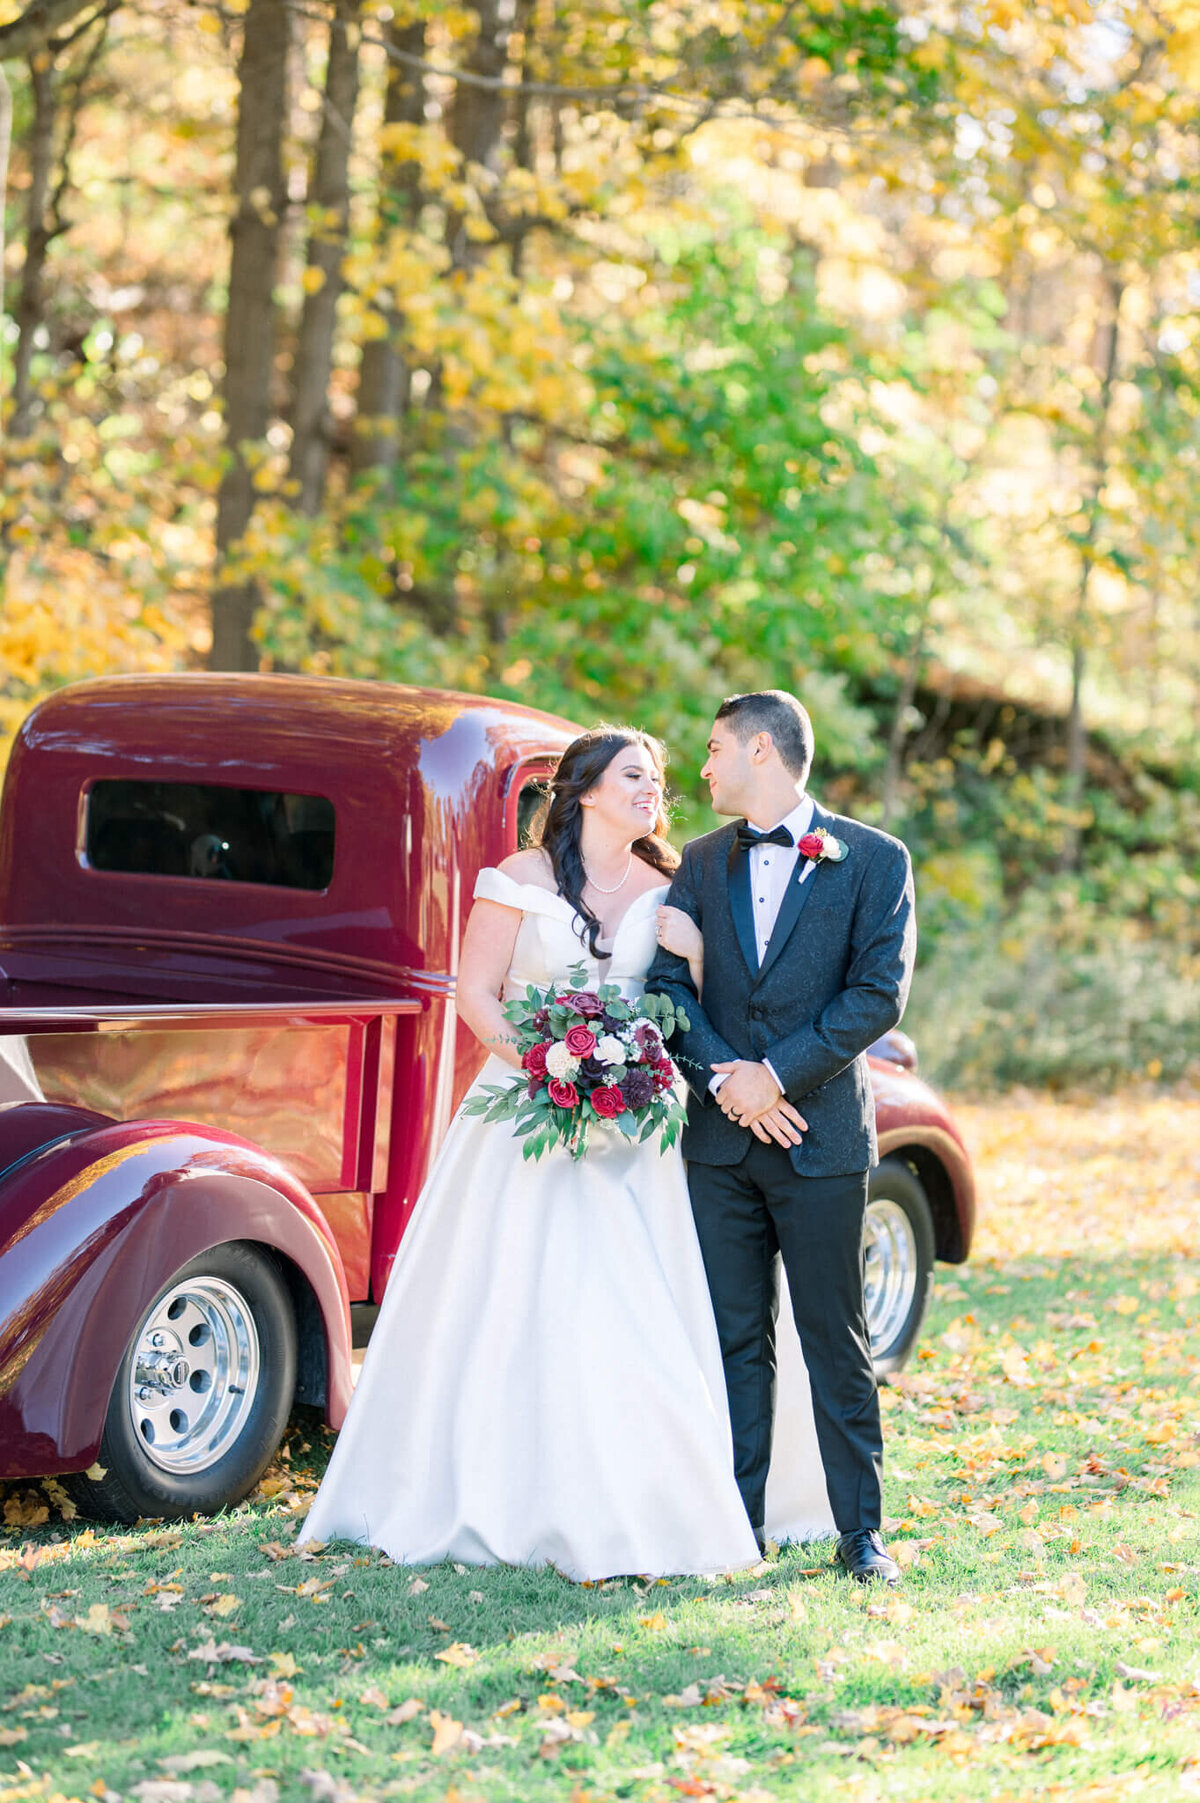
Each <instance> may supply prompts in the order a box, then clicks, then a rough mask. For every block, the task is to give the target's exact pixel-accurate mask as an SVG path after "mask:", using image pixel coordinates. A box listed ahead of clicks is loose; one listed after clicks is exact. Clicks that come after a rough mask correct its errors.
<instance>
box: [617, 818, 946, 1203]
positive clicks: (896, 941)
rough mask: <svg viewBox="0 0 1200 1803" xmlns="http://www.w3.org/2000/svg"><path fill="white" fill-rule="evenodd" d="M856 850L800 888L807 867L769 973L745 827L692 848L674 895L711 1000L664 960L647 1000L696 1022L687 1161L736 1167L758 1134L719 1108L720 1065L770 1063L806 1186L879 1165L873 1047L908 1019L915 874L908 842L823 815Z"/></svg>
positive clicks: (683, 1053) (688, 1069)
mask: <svg viewBox="0 0 1200 1803" xmlns="http://www.w3.org/2000/svg"><path fill="white" fill-rule="evenodd" d="M812 824H813V827H814V828H816V827H824V828H825V829H826V830H827V831H828V832H830V833H832V834H833V835H834V837H835V838H838V839H840V840H841V841H842V842H843V844H844V845H845V846H846V847H847V854H846V856H845V858H844V859H842V861H841V862H840V863H833V862H832V861H831V860H828V859H822V860H821V861H820V862H819V863H818V864H817V866H816V868H815V870H813V871H812V872H811V874H810V875H809V876H808V877H806V878H805V880H804V881H803V882H801V880H800V877H801V873H802V871H803V869H804V867H805V862H806V860H804V859H803V858H800V859H797V862H796V872H795V875H794V876H793V878H792V880H791V882H790V883H789V885H788V889H787V892H786V894H785V896H784V899H783V902H782V903H781V905H780V909H779V916H778V919H777V921H776V923H775V929H774V932H773V933H772V935H771V940H770V943H769V944H768V946H767V949H766V953H765V955H764V957H763V961H762V965H761V967H760V965H759V962H758V955H757V949H756V944H755V936H754V916H753V910H752V905H751V897H750V859H749V854H748V853H746V852H744V851H742V850H740V849H739V847H738V844H737V823H736V822H735V823H733V824H730V825H728V826H723V827H719V828H718V830H717V831H716V832H714V833H708V834H706V835H705V836H704V837H703V838H700V839H693V840H692V842H691V843H690V844H689V845H687V846H686V847H685V848H684V852H683V861H682V863H681V864H680V867H679V870H678V872H677V873H676V876H675V881H674V882H673V884H672V885H671V892H670V895H669V896H668V898H667V899H668V901H669V903H670V904H671V905H672V906H673V907H676V908H681V909H682V910H683V912H684V913H685V914H688V915H690V917H691V918H692V919H693V920H694V921H695V922H696V924H697V925H698V926H699V927H700V929H701V932H702V933H703V935H704V984H703V989H704V994H703V1000H702V1001H701V1000H700V999H698V998H697V995H696V990H695V986H694V984H693V983H692V979H691V974H690V972H689V970H688V966H687V962H686V960H685V959H683V958H677V957H675V956H674V954H673V953H671V952H667V951H663V950H662V949H661V948H660V949H659V951H658V954H657V955H656V957H655V959H654V962H653V964H652V965H651V967H650V971H649V975H648V977H647V988H649V989H652V990H657V991H658V992H660V993H661V994H663V995H669V996H670V997H671V998H672V999H673V1000H674V1001H675V1002H676V1003H679V1004H681V1005H682V1006H683V1007H684V1009H685V1012H686V1013H687V1015H688V1016H689V1019H690V1021H691V1027H690V1030H689V1031H688V1032H687V1033H682V1034H676V1036H675V1038H674V1039H673V1040H672V1041H671V1046H670V1050H671V1053H672V1055H673V1056H674V1057H675V1059H676V1061H677V1062H678V1063H679V1064H680V1066H681V1068H682V1070H683V1073H684V1076H685V1077H686V1079H687V1082H688V1087H689V1090H690V1092H691V1093H690V1095H689V1100H688V1124H687V1127H686V1129H685V1131H684V1136H683V1152H684V1156H685V1158H687V1159H689V1160H692V1161H694V1162H696V1163H699V1164H737V1163H738V1162H739V1161H740V1159H741V1158H742V1157H743V1156H744V1154H745V1151H746V1138H747V1130H746V1129H745V1128H742V1127H738V1126H735V1125H734V1123H733V1122H732V1121H729V1120H727V1119H726V1117H725V1115H724V1114H723V1113H722V1112H721V1110H720V1109H719V1108H718V1107H717V1105H716V1103H715V1101H714V1099H713V1097H712V1096H711V1094H710V1092H709V1088H708V1083H709V1078H710V1077H711V1075H712V1066H713V1065H714V1064H716V1063H722V1062H724V1061H725V1060H727V1059H731V1058H752V1059H755V1060H759V1059H763V1058H767V1059H769V1060H770V1062H771V1064H772V1066H773V1067H774V1069H775V1071H776V1072H777V1074H778V1076H779V1080H780V1082H781V1083H782V1084H783V1086H784V1093H785V1095H786V1096H787V1099H788V1101H789V1102H792V1103H793V1104H794V1105H795V1106H796V1107H797V1108H798V1109H799V1110H800V1112H801V1114H802V1115H804V1117H805V1119H806V1120H807V1122H808V1131H807V1133H806V1134H805V1135H804V1142H803V1144H802V1145H800V1146H798V1147H795V1148H794V1149H793V1150H792V1153H791V1158H792V1163H793V1165H794V1167H795V1169H796V1171H797V1172H798V1173H799V1174H800V1175H802V1176H809V1177H834V1176H840V1175H844V1174H846V1173H849V1172H851V1171H861V1170H866V1169H867V1168H868V1167H869V1166H870V1165H872V1164H874V1163H875V1162H876V1159H877V1156H878V1151H877V1146H876V1141H875V1109H874V1103H873V1100H872V1094H871V1085H870V1079H869V1075H868V1071H867V1061H866V1058H865V1056H864V1053H865V1050H866V1047H867V1046H869V1045H870V1044H872V1042H873V1041H874V1040H876V1039H878V1038H879V1036H880V1034H881V1033H886V1032H887V1030H888V1028H889V1027H894V1026H895V1025H896V1023H897V1021H898V1020H899V1019H900V1017H901V1015H902V1014H903V1012H904V1004H905V1002H906V1000H907V998H908V988H909V983H910V981H911V978H912V967H913V958H914V954H915V951H916V921H915V916H914V910H913V885H912V866H911V864H910V862H909V856H908V852H907V850H906V849H905V847H904V846H903V845H902V844H901V843H900V841H899V840H898V839H893V838H892V837H891V836H890V835H889V834H887V833H882V832H879V831H878V830H877V829H876V828H874V827H870V826H864V825H862V823H861V822H859V821H857V820H848V819H846V818H844V817H843V816H842V815H838V814H830V813H827V812H826V810H825V809H824V808H821V807H817V808H816V809H815V812H814V815H813V823H812Z"/></svg>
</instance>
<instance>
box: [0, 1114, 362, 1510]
mask: <svg viewBox="0 0 1200 1803" xmlns="http://www.w3.org/2000/svg"><path fill="white" fill-rule="evenodd" d="M229 1240H241V1241H245V1242H249V1243H251V1244H255V1245H259V1246H262V1247H264V1248H267V1249H270V1250H271V1251H273V1252H274V1253H275V1255H276V1257H277V1258H278V1259H279V1261H280V1264H281V1266H282V1268H283V1274H284V1276H285V1278H286V1279H287V1281H288V1284H289V1288H290V1289H291V1291H292V1294H293V1300H294V1302H296V1303H298V1304H299V1307H298V1310H297V1326H298V1328H299V1330H300V1332H301V1335H302V1337H303V1334H304V1330H305V1327H306V1325H308V1326H311V1325H318V1326H319V1330H320V1336H321V1343H320V1345H319V1351H321V1352H323V1356H324V1390H325V1415H326V1419H327V1420H328V1421H329V1422H330V1424H331V1425H332V1426H335V1427H336V1426H339V1425H340V1424H341V1421H342V1419H343V1417H344V1415H345V1411H346V1407H347V1405H348V1403H349V1399H350V1390H351V1335H350V1307H349V1295H348V1291H347V1288H346V1280H345V1274H344V1272H343V1270H342V1265H341V1260H340V1258H339V1256H338V1252H337V1247H336V1244H335V1242H334V1239H333V1235H332V1233H331V1232H330V1229H329V1226H328V1224H327V1223H326V1221H325V1219H324V1217H323V1215H322V1214H321V1211H320V1209H319V1207H318V1206H317V1204H316V1202H315V1201H314V1200H313V1198H312V1196H311V1195H310V1194H309V1193H308V1191H307V1190H306V1189H305V1188H304V1186H303V1185H302V1184H300V1183H299V1182H297V1180H296V1179H295V1177H293V1176H292V1175H291V1173H290V1172H289V1171H288V1170H286V1168H285V1167H284V1166H283V1165H281V1164H279V1163H278V1161H277V1160H275V1159H273V1158H270V1157H268V1156H267V1154H266V1153H264V1152H261V1151H259V1150H258V1149H257V1148H256V1147H255V1146H252V1145H250V1144H249V1143H248V1142H247V1141H245V1140H241V1139H239V1138H238V1137H237V1136H236V1135H234V1134H231V1133H225V1132H222V1131H221V1130H220V1129H218V1128H207V1127H196V1126H194V1125H192V1124H189V1123H187V1122H179V1121H136V1122H126V1123H114V1124H113V1125H111V1126H106V1127H101V1128H99V1129H98V1130H96V1131H95V1132H90V1133H83V1134H80V1135H76V1136H74V1137H72V1138H71V1139H70V1140H69V1141H67V1142H65V1143H64V1142H59V1143H57V1144H51V1145H49V1146H47V1147H46V1148H45V1149H44V1150H43V1151H42V1152H41V1153H40V1154H38V1155H35V1156H33V1157H31V1158H29V1159H26V1160H25V1161H24V1162H23V1163H22V1164H21V1165H20V1166H19V1167H18V1168H15V1169H12V1170H10V1172H9V1173H8V1175H7V1177H6V1178H5V1179H4V1180H3V1181H0V1296H2V1297H3V1303H2V1304H0V1477H5V1476H14V1477H35V1476H40V1475H49V1474H52V1473H55V1472H62V1471H80V1470H86V1469H87V1467H88V1466H89V1465H91V1464H92V1463H93V1462H94V1460H95V1457H96V1453H97V1450H98V1449H99V1445H100V1438H101V1434H102V1431H103V1426H104V1417H105V1413H106V1410H107V1408H108V1402H109V1396H110V1394H111V1391H112V1386H113V1381H114V1379H115V1377H116V1373H117V1369H118V1367H119V1365H120V1362H121V1359H122V1357H123V1356H124V1352H125V1348H126V1345H127V1344H128V1341H129V1336H130V1334H131V1333H132V1332H133V1330H134V1328H135V1327H136V1326H137V1324H138V1322H139V1321H140V1320H141V1319H142V1317H143V1315H144V1313H145V1311H146V1310H147V1309H148V1308H149V1306H150V1304H151V1302H152V1301H153V1300H154V1297H155V1296H156V1295H157V1294H158V1292H159V1291H160V1290H161V1289H162V1288H163V1286H164V1285H165V1284H166V1283H167V1282H168V1281H169V1279H170V1278H171V1277H172V1276H173V1275H174V1273H175V1272H176V1271H177V1270H179V1269H180V1267H181V1266H182V1265H185V1264H186V1263H188V1261H189V1260H190V1259H193V1258H195V1257H196V1256H198V1254H200V1253H202V1252H205V1251H207V1250H209V1248H211V1247H213V1246H217V1245H221V1244H223V1243H225V1242H226V1241H229ZM306 1309H307V1311H308V1313H309V1315H310V1317H311V1316H312V1315H313V1314H314V1313H315V1314H316V1316H318V1317H319V1321H318V1322H316V1323H314V1322H313V1321H312V1320H311V1319H310V1320H309V1321H308V1322H307V1323H306V1320H305V1310H306ZM302 1364H303V1360H302ZM302 1379H303V1371H302Z"/></svg>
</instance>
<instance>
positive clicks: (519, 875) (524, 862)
mask: <svg viewBox="0 0 1200 1803" xmlns="http://www.w3.org/2000/svg"><path fill="white" fill-rule="evenodd" d="M496 869H497V870H498V871H499V872H500V874H501V875H502V876H506V877H509V878H511V880H512V881H513V882H514V883H530V884H532V885H533V887H534V888H535V889H548V890H549V891H550V893H551V894H552V895H554V894H557V892H558V891H557V886H556V884H555V881H554V866H553V865H552V864H551V862H550V858H549V854H548V853H546V852H544V851H542V850H541V849H540V847H538V846H533V847H531V849H530V850H529V851H514V852H513V853H512V854H511V856H509V857H507V858H502V859H501V860H500V862H499V864H497V865H496Z"/></svg>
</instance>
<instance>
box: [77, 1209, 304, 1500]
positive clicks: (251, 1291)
mask: <svg viewBox="0 0 1200 1803" xmlns="http://www.w3.org/2000/svg"><path fill="white" fill-rule="evenodd" d="M189 1323H190V1326H189ZM177 1328H178V1331H176V1329H177ZM154 1335H157V1347H156V1349H154V1350H151V1347H150V1342H151V1339H152V1338H153V1336H154ZM206 1336H207V1337H206ZM158 1348H161V1349H158ZM222 1348H223V1349H224V1352H225V1354H226V1355H227V1358H226V1366H227V1368H223V1367H222V1365H221V1361H220V1358H219V1356H218V1354H219V1352H220V1350H221V1349H222ZM189 1355H190V1356H189ZM139 1359H140V1361H141V1362H140V1363H139ZM156 1361H157V1362H156ZM210 1366H212V1367H215V1368H216V1370H217V1377H216V1378H214V1377H213V1375H212V1371H211V1369H209V1368H208V1367H210ZM160 1367H161V1370H160ZM223 1369H224V1375H222V1370H223ZM138 1372H140V1373H141V1374H142V1376H143V1378H147V1379H148V1380H149V1381H148V1382H143V1383H141V1384H135V1381H134V1380H135V1374H136V1373H138ZM237 1379H240V1380H241V1382H240V1383H239V1382H238V1381H235V1380H237ZM295 1389H296V1323H295V1319H294V1317H293V1314H292V1305H291V1302H290V1300H289V1297H288V1292H287V1287H286V1285H285V1284H284V1281H283V1278H282V1276H281V1275H280V1272H279V1268H278V1266H277V1265H276V1263H275V1261H274V1259H272V1258H271V1256H270V1255H269V1254H268V1253H265V1252H264V1251H263V1250H262V1249H261V1248H259V1247H256V1246H251V1245H248V1244H246V1243H245V1242H243V1241H239V1240H233V1241H230V1242H228V1243H227V1244H226V1245H223V1246H214V1247H213V1248H212V1249H211V1250H210V1251H208V1252H203V1253H201V1254H200V1256H199V1257H198V1258H194V1259H192V1261H191V1262H190V1264H186V1265H184V1266H183V1267H182V1268H181V1269H180V1270H178V1271H176V1273H175V1275H174V1276H173V1277H172V1278H171V1280H170V1282H169V1283H167V1284H164V1285H163V1287H162V1289H161V1290H160V1291H159V1293H158V1295H157V1296H156V1297H155V1299H154V1301H153V1302H152V1303H151V1305H150V1307H149V1308H148V1309H146V1310H145V1311H144V1313H143V1315H142V1318H141V1320H140V1321H138V1322H137V1324H136V1325H135V1327H134V1330H133V1332H132V1334H131V1335H130V1337H129V1344H128V1346H127V1348H126V1350H125V1356H124V1358H123V1359H122V1360H121V1364H120V1368H119V1370H118V1372H117V1376H116V1381H115V1382H114V1384H113V1388H112V1395H111V1397H110V1399H109V1404H108V1412H107V1414H106V1416H105V1421H104V1435H103V1438H102V1440H101V1442H100V1451H99V1453H98V1455H97V1458H96V1463H95V1465H94V1466H93V1467H92V1470H93V1471H94V1472H96V1473H97V1475H96V1476H95V1477H91V1476H88V1475H87V1474H86V1473H82V1472H81V1473H76V1474H74V1475H73V1476H71V1477H70V1478H65V1479H64V1480H63V1481H64V1483H66V1484H67V1485H68V1487H69V1488H70V1491H71V1494H72V1495H73V1497H74V1498H75V1501H76V1502H77V1504H78V1505H79V1508H80V1509H81V1510H82V1511H84V1512H86V1513H87V1514H88V1515H91V1516H94V1517H97V1518H99V1519H100V1520H103V1521H125V1522H133V1521H137V1520H138V1519H139V1517H141V1516H160V1517H163V1518H164V1519H167V1520H173V1519H177V1518H178V1517H180V1516H185V1515H192V1514H201V1515H212V1514H215V1513H216V1511H217V1510H219V1509H223V1508H226V1507H228V1506H229V1505H230V1504H231V1503H236V1502H240V1501H241V1499H242V1497H243V1496H245V1495H246V1494H247V1492H248V1491H250V1490H252V1489H253V1488H254V1486H255V1484H256V1483H257V1482H258V1480H259V1478H260V1477H261V1476H262V1474H263V1472H264V1470H265V1469H266V1467H267V1465H268V1464H269V1463H270V1460H271V1458H272V1456H273V1454H274V1452H275V1450H276V1448H277V1447H278V1445H279V1442H280V1440H281V1439H282V1438H283V1433H284V1429H285V1428H286V1426H287V1422H288V1415H289V1413H290V1411H291V1406H292V1399H293V1397H294V1394H295ZM173 1404H174V1405H177V1406H172V1405H173ZM100 1473H103V1475H99V1474H100Z"/></svg>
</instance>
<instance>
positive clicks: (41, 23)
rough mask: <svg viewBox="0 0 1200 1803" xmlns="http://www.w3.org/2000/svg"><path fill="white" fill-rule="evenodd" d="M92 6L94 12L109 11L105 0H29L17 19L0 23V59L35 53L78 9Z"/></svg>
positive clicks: (81, 9) (67, 24) (82, 9)
mask: <svg viewBox="0 0 1200 1803" xmlns="http://www.w3.org/2000/svg"><path fill="white" fill-rule="evenodd" d="M93 9H94V10H95V12H96V15H97V16H100V15H101V14H103V13H106V12H111V11H112V7H111V6H110V5H108V4H107V0H105V4H103V5H100V6H97V4H96V0H29V4H28V6H26V8H25V10H24V12H23V13H22V14H21V16H20V18H19V19H12V20H10V21H9V23H8V24H7V25H0V61H3V62H7V61H9V60H10V59H11V58H12V57H18V56H20V57H27V56H32V55H34V54H35V53H36V52H37V51H38V50H41V49H42V48H43V47H44V46H45V45H46V43H47V41H48V39H50V38H52V37H53V36H54V35H55V33H56V32H59V31H62V30H64V29H65V28H66V27H67V26H69V25H71V24H73V23H74V21H75V20H76V19H77V18H78V17H79V15H80V13H82V12H88V11H91V10H93ZM89 23H90V21H89Z"/></svg>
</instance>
